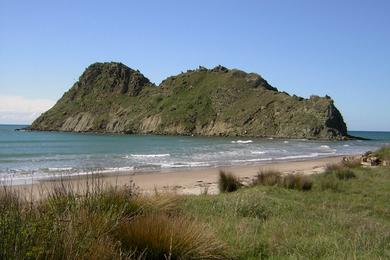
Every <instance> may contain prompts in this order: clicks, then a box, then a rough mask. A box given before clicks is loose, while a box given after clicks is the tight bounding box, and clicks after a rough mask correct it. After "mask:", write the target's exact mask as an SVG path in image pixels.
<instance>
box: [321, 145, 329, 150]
mask: <svg viewBox="0 0 390 260" xmlns="http://www.w3.org/2000/svg"><path fill="white" fill-rule="evenodd" d="M320 148H321V149H330V147H329V145H321V146H320Z"/></svg>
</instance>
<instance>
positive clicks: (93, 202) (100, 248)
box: [0, 181, 228, 259]
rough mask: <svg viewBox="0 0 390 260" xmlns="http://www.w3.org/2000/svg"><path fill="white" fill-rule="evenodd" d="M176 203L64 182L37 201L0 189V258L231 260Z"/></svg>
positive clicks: (92, 184) (166, 198)
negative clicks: (80, 187)
mask: <svg viewBox="0 0 390 260" xmlns="http://www.w3.org/2000/svg"><path fill="white" fill-rule="evenodd" d="M24 196H26V194H24ZM178 203H179V200H178V198H177V196H175V195H172V194H156V195H154V196H149V197H144V196H142V195H140V194H139V193H138V191H137V189H136V188H135V186H134V184H132V183H130V185H128V186H125V187H123V188H115V187H107V186H104V185H103V184H102V183H101V182H100V181H96V182H95V181H92V182H90V183H89V184H88V185H87V187H86V188H85V189H84V190H79V189H77V188H75V187H72V186H69V185H66V184H65V183H61V184H60V185H58V186H56V187H54V188H53V189H51V190H50V191H47V197H46V198H44V199H42V200H36V201H28V200H27V199H26V198H25V197H23V196H22V194H21V193H17V192H15V191H14V190H12V189H11V188H8V187H2V189H1V190H0V259H26V258H27V259H30V258H31V259H161V258H160V257H163V256H166V257H167V259H179V258H180V259H183V258H185V259H187V258H196V259H225V258H228V254H227V250H226V247H225V246H224V244H223V243H222V242H220V240H219V239H216V238H215V236H214V235H213V233H212V231H211V229H210V228H209V227H208V226H206V225H205V224H203V223H202V222H200V221H196V220H194V219H190V218H187V217H185V216H184V214H183V213H181V212H179V211H178V206H177V204H178ZM127 232H130V233H127ZM134 236H136V237H134ZM154 239H155V240H154ZM131 241H132V242H131ZM134 241H135V242H134ZM141 241H143V242H142V243H141Z"/></svg>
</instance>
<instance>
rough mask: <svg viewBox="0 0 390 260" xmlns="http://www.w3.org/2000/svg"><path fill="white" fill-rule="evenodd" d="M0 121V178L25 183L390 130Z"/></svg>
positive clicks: (271, 155) (193, 162)
mask: <svg viewBox="0 0 390 260" xmlns="http://www.w3.org/2000/svg"><path fill="white" fill-rule="evenodd" d="M23 127H25V126H23V125H0V181H1V182H2V183H10V182H11V183H15V184H19V183H29V182H31V181H32V180H39V179H47V178H59V177H63V176H69V175H83V174H89V173H93V172H96V173H107V174H109V173H118V174H120V173H124V172H132V173H134V174H138V173H142V172H149V171H161V170H164V169H168V170H169V169H177V168H194V167H218V166H230V165H238V164H240V165H242V164H266V163H271V162H276V161H288V160H307V159H313V158H321V157H328V156H335V155H352V154H361V153H363V152H366V151H368V150H375V149H377V148H380V147H381V146H384V145H389V144H390V132H363V131H351V132H350V134H351V135H354V136H360V137H365V138H370V139H371V140H369V141H362V140H353V141H313V140H306V139H265V138H243V137H198V136H192V137H191V136H156V135H98V134H86V133H61V132H27V131H15V129H18V128H23Z"/></svg>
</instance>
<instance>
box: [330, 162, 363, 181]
mask: <svg viewBox="0 0 390 260" xmlns="http://www.w3.org/2000/svg"><path fill="white" fill-rule="evenodd" d="M324 174H325V175H335V176H336V177H337V178H338V179H339V180H349V179H353V178H356V175H355V173H354V172H353V171H352V169H351V168H350V167H348V166H346V165H344V164H333V165H328V166H327V167H326V169H325V172H324Z"/></svg>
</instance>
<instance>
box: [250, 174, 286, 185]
mask: <svg viewBox="0 0 390 260" xmlns="http://www.w3.org/2000/svg"><path fill="white" fill-rule="evenodd" d="M281 179H282V174H281V173H280V172H278V171H273V170H263V171H260V172H259V173H258V174H257V175H256V177H255V179H254V180H253V182H252V184H253V185H267V186H273V185H276V184H279V183H280V182H281Z"/></svg>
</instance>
